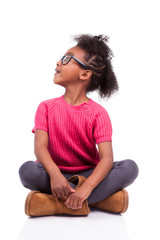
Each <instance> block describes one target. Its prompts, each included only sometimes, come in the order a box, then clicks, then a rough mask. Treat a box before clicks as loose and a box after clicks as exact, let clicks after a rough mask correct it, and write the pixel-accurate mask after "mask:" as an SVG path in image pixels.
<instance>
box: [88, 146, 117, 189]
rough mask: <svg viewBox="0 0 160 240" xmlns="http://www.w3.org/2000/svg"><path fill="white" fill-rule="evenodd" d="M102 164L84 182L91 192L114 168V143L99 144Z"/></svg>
mask: <svg viewBox="0 0 160 240" xmlns="http://www.w3.org/2000/svg"><path fill="white" fill-rule="evenodd" d="M98 150H99V158H100V162H99V163H98V164H97V166H96V167H95V169H94V171H93V172H92V174H91V175H90V176H89V177H88V178H87V180H86V181H85V182H84V186H85V187H87V188H89V189H90V190H91V191H93V189H94V188H95V187H96V186H97V185H98V184H99V183H100V182H101V181H102V180H103V179H104V178H105V177H106V176H107V174H108V173H109V172H110V170H111V169H112V167H113V150H112V142H101V143H99V144H98Z"/></svg>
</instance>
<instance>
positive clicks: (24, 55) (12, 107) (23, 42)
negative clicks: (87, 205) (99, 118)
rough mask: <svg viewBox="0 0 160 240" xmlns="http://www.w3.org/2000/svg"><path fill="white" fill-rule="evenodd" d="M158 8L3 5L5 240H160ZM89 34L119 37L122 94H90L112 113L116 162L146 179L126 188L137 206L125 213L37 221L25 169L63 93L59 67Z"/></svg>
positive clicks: (115, 45)
mask: <svg viewBox="0 0 160 240" xmlns="http://www.w3.org/2000/svg"><path fill="white" fill-rule="evenodd" d="M158 5H159V1H158V0H157V1H156V0H152V1H147V0H145V1H143V0H137V1H136V0H134V1H130V0H121V1H118V0H117V1H116V0H110V1H107V0H106V1H103V0H99V1H91V0H88V1H87V0H81V1H76V0H74V1H73V0H68V1H64V0H61V1H53V0H45V1H44V0H43V1H42V0H32V1H31V0H26V1H25V0H19V1H18V0H14V1H11V0H10V1H9V0H4V1H1V2H0V25H1V29H0V35H1V36H0V109H1V117H0V126H1V132H0V133H1V138H0V149H1V150H0V157H1V164H0V166H1V171H0V172H1V174H0V183H1V198H0V199H1V205H0V206H1V211H0V216H1V220H2V223H3V225H2V224H1V236H3V237H1V239H20V240H23V239H44V238H45V239H62V238H64V237H65V236H66V239H72V238H73V237H74V239H75V237H76V238H77V239H80V238H78V236H79V237H81V239H82V238H84V239H87V238H88V237H87V236H92V235H93V236H92V239H95V238H97V236H100V238H103V237H104V239H107V238H108V237H109V238H108V239H114V240H115V239H122V240H123V239H134V240H135V239H136V240H138V239H145V238H148V239H160V234H159V229H158V228H159V219H158V220H157V219H156V218H157V217H159V214H160V207H159V197H158V196H159V182H160V180H159V169H160V163H159V162H160V154H159V143H160V141H159V135H160V127H159V123H160V116H159V115H160V114H159V102H160V97H159V86H160V85H159V81H160V74H159V56H160V47H159V43H160V33H159V22H160V15H159V6H158ZM81 33H90V34H95V35H97V34H104V35H107V36H109V37H110V41H109V46H110V47H111V49H112V50H113V53H114V58H113V66H114V71H115V73H116V76H117V79H118V82H119V86H120V90H119V92H118V93H117V94H116V95H114V96H113V97H111V98H110V99H109V100H108V101H104V100H100V99H99V97H98V94H97V93H96V92H94V93H90V94H88V97H90V98H92V99H93V100H94V101H97V102H98V103H100V104H101V105H103V106H104V107H105V108H106V109H107V111H108V113H109V115H110V118H111V120H112V125H113V150H114V160H115V161H117V160H121V159H126V158H131V159H133V160H135V161H136V163H137V164H138V166H139V169H140V171H139V177H138V178H137V180H136V181H135V182H134V183H133V184H132V185H131V186H129V187H128V188H127V189H128V192H129V196H130V205H129V209H128V211H127V212H126V213H125V214H123V216H121V215H112V214H107V213H98V212H96V211H95V212H94V211H93V212H92V213H91V214H90V216H89V217H87V218H72V217H71V218H70V217H47V218H38V219H37V218H36V219H30V218H28V217H26V216H25V214H24V209H23V208H24V201H25V198H26V195H27V194H28V190H27V189H25V188H24V187H23V186H22V185H21V183H20V180H19V177H18V169H19V167H20V165H21V164H22V163H23V162H25V161H27V160H35V156H34V153H33V140H34V134H33V133H32V132H31V129H32V127H33V125H34V115H35V111H36V109H37V106H38V104H39V103H40V102H41V101H43V100H46V99H50V98H54V97H59V96H61V95H62V94H63V93H64V91H65V89H64V88H63V87H61V86H58V85H55V84H53V75H54V69H55V67H56V61H57V60H59V58H60V57H61V56H62V55H63V54H64V53H65V52H66V50H67V49H68V48H70V47H72V46H74V45H75V43H74V42H73V41H72V36H73V35H75V34H81ZM95 219H97V220H95ZM96 221H97V222H96ZM77 224H78V226H79V228H77ZM121 226H122V227H121ZM98 227H99V228H98ZM95 228H97V234H98V235H96V233H95V232H94V231H95ZM75 229H76V230H75ZM66 231H67V234H66ZM77 232H78V233H77ZM93 233H94V234H93ZM102 233H103V237H102V236H101V234H102ZM64 234H65V235H64ZM75 235H76V236H75ZM86 235H87V236H86ZM18 236H19V238H18ZM55 236H56V237H55ZM67 236H69V237H68V238H67ZM94 237H95V238H94Z"/></svg>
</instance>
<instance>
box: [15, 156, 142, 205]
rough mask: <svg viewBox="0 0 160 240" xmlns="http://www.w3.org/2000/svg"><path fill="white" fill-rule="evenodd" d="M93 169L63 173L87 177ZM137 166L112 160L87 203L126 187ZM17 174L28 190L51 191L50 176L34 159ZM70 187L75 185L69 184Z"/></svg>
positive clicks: (136, 171)
mask: <svg viewBox="0 0 160 240" xmlns="http://www.w3.org/2000/svg"><path fill="white" fill-rule="evenodd" d="M93 170H94V169H90V170H86V171H82V172H75V173H63V172H62V174H63V175H64V177H65V178H66V179H68V178H70V177H71V176H73V175H76V174H78V175H82V176H85V177H89V176H90V175H91V173H92V172H93ZM138 172H139V170H138V166H137V165H136V163H135V162H134V161H133V160H129V159H127V160H123V161H117V162H114V164H113V168H112V169H111V171H110V172H109V174H108V175H107V176H106V177H105V178H104V180H103V181H102V182H101V183H100V184H99V185H98V186H97V187H96V188H95V189H94V190H93V191H92V192H91V194H90V196H89V197H88V199H87V201H88V204H92V203H96V202H98V201H100V200H103V199H105V198H107V197H109V196H110V195H112V194H113V193H115V192H117V191H118V190H120V189H122V188H126V187H127V186H129V185H130V184H131V183H133V182H134V180H135V179H136V177H137V176H138ZM19 176H20V179H21V182H22V184H23V186H24V187H26V188H29V189H30V190H37V191H40V192H43V193H51V188H50V178H49V175H48V173H47V172H46V170H45V168H44V167H43V165H42V164H41V163H39V162H35V161H27V162H25V163H24V164H23V165H22V166H21V167H20V169H19ZM71 186H72V187H75V186H74V185H73V184H71Z"/></svg>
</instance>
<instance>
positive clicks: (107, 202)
mask: <svg viewBox="0 0 160 240" xmlns="http://www.w3.org/2000/svg"><path fill="white" fill-rule="evenodd" d="M128 204H129V196H128V192H127V191H126V190H125V189H122V190H120V191H118V192H116V193H114V194H112V195H111V196H109V197H108V198H105V199H104V200H101V201H99V202H96V203H93V204H90V205H89V206H90V207H94V208H99V209H102V210H105V211H107V212H114V213H125V212H126V211H127V209H128Z"/></svg>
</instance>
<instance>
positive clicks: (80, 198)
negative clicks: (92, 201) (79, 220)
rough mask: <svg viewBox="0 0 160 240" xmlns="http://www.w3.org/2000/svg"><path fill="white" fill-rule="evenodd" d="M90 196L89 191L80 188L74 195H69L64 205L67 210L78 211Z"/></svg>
mask: <svg viewBox="0 0 160 240" xmlns="http://www.w3.org/2000/svg"><path fill="white" fill-rule="evenodd" d="M90 194H91V190H89V189H87V188H84V187H83V186H81V187H79V188H78V189H77V190H76V192H75V193H72V194H70V196H69V197H68V198H67V200H66V201H65V202H64V204H65V205H66V206H67V207H68V208H72V209H80V208H82V203H83V202H84V200H86V199H87V198H88V197H89V195H90Z"/></svg>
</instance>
